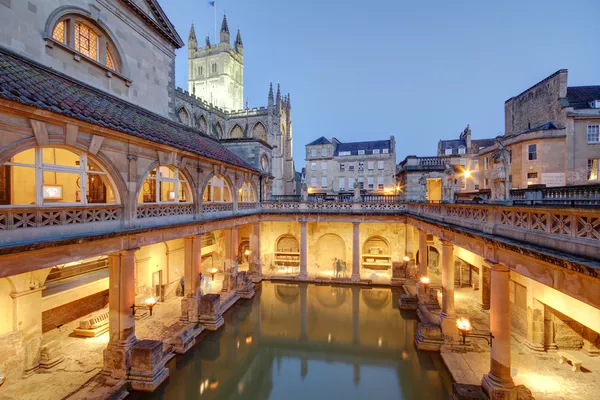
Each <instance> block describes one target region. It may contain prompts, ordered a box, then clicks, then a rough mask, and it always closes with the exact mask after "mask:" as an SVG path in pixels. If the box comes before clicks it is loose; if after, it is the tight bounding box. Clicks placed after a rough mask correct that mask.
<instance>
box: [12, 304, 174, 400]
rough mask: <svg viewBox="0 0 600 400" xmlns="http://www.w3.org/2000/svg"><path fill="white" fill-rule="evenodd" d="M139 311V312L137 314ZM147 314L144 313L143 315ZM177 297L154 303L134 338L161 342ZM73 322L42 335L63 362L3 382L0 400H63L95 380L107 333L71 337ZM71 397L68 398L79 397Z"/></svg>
mask: <svg viewBox="0 0 600 400" xmlns="http://www.w3.org/2000/svg"><path fill="white" fill-rule="evenodd" d="M140 312H142V311H141V310H140V311H138V313H140ZM146 313H147V312H146ZM180 314H181V297H176V298H172V299H169V300H168V301H166V302H164V303H158V304H157V305H156V307H155V308H154V310H153V315H152V317H150V316H149V315H146V316H145V317H144V318H143V319H140V320H136V324H135V330H136V337H137V338H138V339H164V334H165V333H166V332H168V331H169V328H170V327H171V326H172V325H174V324H176V323H177V322H179V316H180ZM77 323H78V322H77V321H73V322H70V323H68V324H65V325H63V326H62V327H60V328H59V329H54V330H52V331H50V332H47V333H45V334H44V338H43V343H47V342H49V341H51V340H58V341H60V342H61V345H62V350H63V353H64V357H65V358H64V361H63V362H61V363H60V364H58V365H57V366H55V367H54V368H52V369H50V370H47V371H44V370H38V372H36V373H35V374H33V375H31V376H29V377H27V378H23V379H19V380H17V381H7V382H5V383H4V385H2V387H0V399H2V400H54V399H63V398H65V397H67V396H69V395H70V394H72V393H74V392H77V391H78V390H79V389H80V388H81V387H82V386H83V385H84V384H86V382H88V381H90V380H91V379H92V378H94V377H95V375H97V374H98V373H99V372H100V371H101V370H102V364H103V351H104V349H105V348H106V345H107V343H108V332H105V333H103V334H102V335H100V336H97V337H95V338H82V337H77V336H73V335H72V332H73V329H75V327H76V326H77ZM81 397H82V395H79V394H75V395H73V396H70V397H69V398H70V399H77V398H81Z"/></svg>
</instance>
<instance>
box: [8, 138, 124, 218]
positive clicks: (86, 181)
mask: <svg viewBox="0 0 600 400" xmlns="http://www.w3.org/2000/svg"><path fill="white" fill-rule="evenodd" d="M118 201H119V200H118V197H117V193H116V192H115V190H114V185H113V183H112V180H111V179H110V177H109V175H108V174H107V173H106V171H105V170H104V169H103V168H101V167H100V165H98V164H97V163H96V162H95V161H93V160H92V159H90V158H89V157H88V156H87V154H85V153H78V152H73V151H71V150H66V149H63V148H60V147H39V148H34V149H29V150H25V151H22V152H21V153H18V154H16V155H14V156H13V157H11V158H10V160H9V161H8V162H7V163H6V164H4V165H2V166H1V167H0V204H1V205H37V206H42V205H43V206H48V205H54V204H58V203H60V204H64V203H70V204H76V205H79V204H106V203H113V204H114V203H118Z"/></svg>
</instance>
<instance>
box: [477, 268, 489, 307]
mask: <svg viewBox="0 0 600 400" xmlns="http://www.w3.org/2000/svg"><path fill="white" fill-rule="evenodd" d="M479 280H480V283H479V290H480V291H481V309H482V310H489V309H490V267H489V266H488V265H486V264H485V263H481V270H480V271H479Z"/></svg>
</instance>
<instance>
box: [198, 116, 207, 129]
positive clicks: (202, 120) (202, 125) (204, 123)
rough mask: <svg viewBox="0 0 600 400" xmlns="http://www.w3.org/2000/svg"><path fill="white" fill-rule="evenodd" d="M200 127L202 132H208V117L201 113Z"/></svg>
mask: <svg viewBox="0 0 600 400" xmlns="http://www.w3.org/2000/svg"><path fill="white" fill-rule="evenodd" d="M198 129H200V132H202V133H206V119H205V118H204V115H201V116H200V118H198Z"/></svg>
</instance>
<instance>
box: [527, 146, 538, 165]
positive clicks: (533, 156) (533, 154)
mask: <svg viewBox="0 0 600 400" xmlns="http://www.w3.org/2000/svg"><path fill="white" fill-rule="evenodd" d="M527 153H528V158H527V159H528V160H529V161H535V160H537V144H530V145H529V146H527Z"/></svg>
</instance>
